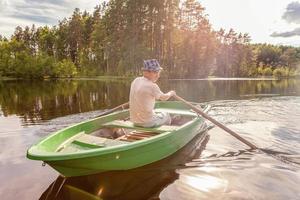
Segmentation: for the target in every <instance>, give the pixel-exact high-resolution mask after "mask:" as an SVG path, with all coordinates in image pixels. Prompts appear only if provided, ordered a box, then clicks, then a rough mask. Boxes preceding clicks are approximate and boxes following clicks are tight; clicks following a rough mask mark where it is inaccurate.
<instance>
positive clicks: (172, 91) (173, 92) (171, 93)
mask: <svg viewBox="0 0 300 200" xmlns="http://www.w3.org/2000/svg"><path fill="white" fill-rule="evenodd" d="M168 93H169V95H170V96H171V97H172V96H174V95H176V92H175V91H174V90H171V91H169V92H168Z"/></svg>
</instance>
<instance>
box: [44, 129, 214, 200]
mask: <svg viewBox="0 0 300 200" xmlns="http://www.w3.org/2000/svg"><path fill="white" fill-rule="evenodd" d="M208 140H209V136H208V135H206V133H204V134H201V135H198V136H197V137H196V138H194V139H193V140H192V141H191V142H190V143H189V144H187V145H186V146H185V147H184V148H183V149H181V150H180V151H178V152H177V153H176V154H174V155H172V156H170V157H168V158H166V159H163V160H161V161H159V162H156V163H153V164H150V165H147V166H144V167H140V168H137V169H133V170H127V171H115V172H105V173H101V174H96V175H90V176H82V177H73V178H68V179H66V181H65V182H64V184H63V186H62V189H61V190H60V184H61V183H62V181H63V180H62V178H61V177H59V178H58V180H57V181H56V183H55V186H53V184H52V185H50V186H49V188H48V189H47V190H46V191H45V192H44V194H43V195H42V196H41V198H40V199H43V200H44V199H47V198H48V199H54V198H55V196H56V195H57V199H66V200H67V199H83V198H82V197H83V196H85V197H84V199H110V200H114V199H116V200H117V199H118V200H119V199H122V200H126V199H128V200H135V199H136V200H139V199H158V196H159V194H160V192H161V191H162V190H163V189H164V188H165V187H166V186H167V185H169V184H171V183H173V182H174V181H175V180H176V179H178V177H179V174H178V173H177V172H176V169H179V168H184V166H185V163H186V162H189V161H191V160H192V159H193V158H198V157H199V156H200V154H201V152H202V151H203V149H204V148H205V146H206V144H207V142H208ZM52 187H53V189H51V188H52Z"/></svg>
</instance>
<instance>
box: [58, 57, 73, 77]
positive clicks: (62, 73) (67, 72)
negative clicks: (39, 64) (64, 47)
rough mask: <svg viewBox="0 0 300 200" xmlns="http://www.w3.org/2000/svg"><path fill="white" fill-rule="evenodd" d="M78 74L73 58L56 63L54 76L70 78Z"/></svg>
mask: <svg viewBox="0 0 300 200" xmlns="http://www.w3.org/2000/svg"><path fill="white" fill-rule="evenodd" d="M76 74H77V70H76V66H75V65H74V63H73V62H72V61H71V60H66V59H64V60H62V61H61V62H58V63H56V64H55V65H54V68H53V76H54V77H64V78H70V77H74V76H75V75H76Z"/></svg>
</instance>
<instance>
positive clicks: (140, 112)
mask: <svg viewBox="0 0 300 200" xmlns="http://www.w3.org/2000/svg"><path fill="white" fill-rule="evenodd" d="M161 70H162V68H161V67H160V65H159V62H158V61H157V60H156V59H150V60H144V67H143V68H142V71H143V76H142V77H137V78H136V79H135V80H134V81H133V82H132V83H131V87H130V96H129V112H130V121H132V122H133V123H134V124H135V125H136V126H142V127H155V126H160V125H163V124H170V123H171V117H170V115H169V114H168V113H163V112H154V105H155V100H162V101H166V100H168V99H169V98H170V97H171V96H173V95H175V94H176V93H175V91H169V92H167V93H163V92H162V91H161V90H160V88H159V87H158V85H157V84H156V81H157V80H158V78H159V77H160V72H161Z"/></svg>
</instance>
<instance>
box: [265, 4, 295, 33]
mask: <svg viewBox="0 0 300 200" xmlns="http://www.w3.org/2000/svg"><path fill="white" fill-rule="evenodd" d="M282 19H284V20H285V21H286V22H288V23H294V24H300V3H299V2H291V3H289V4H288V5H287V7H286V11H285V12H284V13H283V15H282ZM270 36H271V37H284V38H288V37H293V36H300V28H295V29H294V30H292V31H285V32H279V33H278V32H273V33H272V34H271V35H270Z"/></svg>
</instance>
